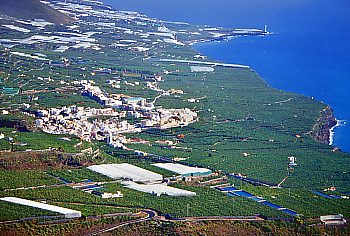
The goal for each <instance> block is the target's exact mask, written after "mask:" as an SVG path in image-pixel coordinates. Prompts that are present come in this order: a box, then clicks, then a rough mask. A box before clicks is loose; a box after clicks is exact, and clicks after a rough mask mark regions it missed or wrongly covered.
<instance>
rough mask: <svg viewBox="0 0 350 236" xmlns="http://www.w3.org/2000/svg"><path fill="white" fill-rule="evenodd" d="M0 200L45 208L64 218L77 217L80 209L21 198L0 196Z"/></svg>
mask: <svg viewBox="0 0 350 236" xmlns="http://www.w3.org/2000/svg"><path fill="white" fill-rule="evenodd" d="M0 200H2V201H5V202H11V203H15V204H20V205H24V206H30V207H35V208H40V209H43V210H47V211H52V212H57V213H60V214H62V215H64V217H65V218H79V217H81V212H80V211H75V210H71V209H68V208H64V207H59V206H53V205H49V204H44V203H40V202H35V201H31V200H27V199H23V198H17V197H3V198H0Z"/></svg>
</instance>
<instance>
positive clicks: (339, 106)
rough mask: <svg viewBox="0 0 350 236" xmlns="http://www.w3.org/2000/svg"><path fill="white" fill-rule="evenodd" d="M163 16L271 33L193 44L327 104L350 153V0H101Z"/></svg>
mask: <svg viewBox="0 0 350 236" xmlns="http://www.w3.org/2000/svg"><path fill="white" fill-rule="evenodd" d="M103 2H105V3H107V4H109V5H112V6H113V7H114V8H116V9H119V10H133V11H138V12H142V13H144V14H146V15H148V16H150V17H155V18H159V19H164V20H172V21H184V22H188V23H192V24H197V25H205V24H206V25H211V26H224V27H231V28H260V29H263V27H264V25H267V26H268V31H270V32H273V33H274V34H273V35H270V36H266V37H239V38H236V39H233V40H230V41H226V42H210V43H201V44H195V45H194V48H195V49H196V50H198V51H199V52H201V53H202V54H204V55H207V56H209V58H211V59H215V60H220V61H224V62H227V63H240V64H246V65H249V66H251V67H252V68H253V69H254V70H255V71H257V72H258V73H259V74H260V76H261V77H262V78H263V79H264V80H265V81H266V82H267V83H268V84H270V85H271V86H273V87H275V88H278V89H282V90H286V91H291V92H296V93H300V94H304V95H306V96H309V97H314V98H315V99H318V100H320V101H323V102H325V103H327V104H329V105H330V106H331V107H332V108H333V110H334V113H335V116H336V118H337V119H338V120H339V126H338V127H336V128H334V129H333V131H334V135H333V138H332V139H333V145H335V146H338V147H340V148H341V149H342V150H343V151H346V152H350V1H349V0H333V1H329V0H283V1H281V0H264V1H263V0H216V1H213V0H167V1H165V0H147V1H144V0H132V1H130V0H103Z"/></svg>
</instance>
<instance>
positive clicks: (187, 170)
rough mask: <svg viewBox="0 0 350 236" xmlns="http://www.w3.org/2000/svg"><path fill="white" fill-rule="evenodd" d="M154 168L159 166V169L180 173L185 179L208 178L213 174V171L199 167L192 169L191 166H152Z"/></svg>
mask: <svg viewBox="0 0 350 236" xmlns="http://www.w3.org/2000/svg"><path fill="white" fill-rule="evenodd" d="M152 165H154V166H157V167H159V168H162V169H165V170H169V171H172V172H175V173H178V174H180V175H182V176H184V177H189V176H206V175H210V174H211V173H212V171H211V170H209V169H207V168H198V167H191V166H185V165H182V164H178V163H156V164H152Z"/></svg>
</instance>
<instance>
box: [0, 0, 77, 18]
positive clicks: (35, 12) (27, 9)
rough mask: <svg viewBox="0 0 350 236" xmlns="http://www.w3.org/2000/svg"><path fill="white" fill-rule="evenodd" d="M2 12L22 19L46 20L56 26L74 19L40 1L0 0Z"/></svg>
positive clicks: (0, 10)
mask: <svg viewBox="0 0 350 236" xmlns="http://www.w3.org/2000/svg"><path fill="white" fill-rule="evenodd" d="M0 12H1V13H3V14H6V15H8V16H13V17H17V18H22V19H28V20H33V19H45V20H46V21H48V22H52V23H55V24H65V23H68V22H71V21H72V20H73V19H72V18H71V17H69V16H67V15H65V14H63V13H61V12H59V11H57V10H55V9H53V8H52V7H50V6H47V5H45V4H44V3H41V2H40V1H38V0H16V1H13V0H0Z"/></svg>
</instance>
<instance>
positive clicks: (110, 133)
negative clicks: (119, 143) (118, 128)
mask: <svg viewBox="0 0 350 236" xmlns="http://www.w3.org/2000/svg"><path fill="white" fill-rule="evenodd" d="M112 142H113V135H112V131H111V130H108V136H107V144H112Z"/></svg>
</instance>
